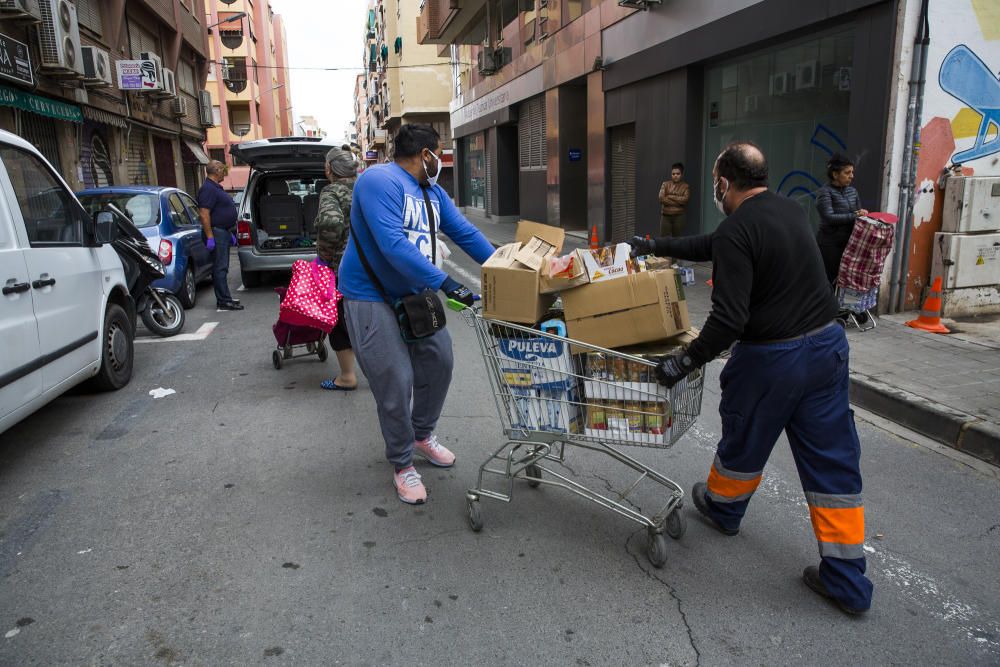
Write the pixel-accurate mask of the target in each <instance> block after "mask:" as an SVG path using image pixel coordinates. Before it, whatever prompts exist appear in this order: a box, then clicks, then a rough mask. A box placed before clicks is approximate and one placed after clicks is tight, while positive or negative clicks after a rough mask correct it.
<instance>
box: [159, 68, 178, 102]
mask: <svg viewBox="0 0 1000 667" xmlns="http://www.w3.org/2000/svg"><path fill="white" fill-rule="evenodd" d="M156 96H157V97H160V98H164V99H167V98H171V97H177V77H176V76H175V75H174V71H173V70H172V69H167V68H166V67H164V68H163V90H161V91H158V92H157V93H156Z"/></svg>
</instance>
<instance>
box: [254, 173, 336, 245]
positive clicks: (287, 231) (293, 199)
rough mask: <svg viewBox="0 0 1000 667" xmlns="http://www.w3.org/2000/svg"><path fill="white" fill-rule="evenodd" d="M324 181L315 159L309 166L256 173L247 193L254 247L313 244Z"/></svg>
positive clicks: (314, 243) (314, 242)
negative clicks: (283, 170) (268, 172)
mask: <svg viewBox="0 0 1000 667" xmlns="http://www.w3.org/2000/svg"><path fill="white" fill-rule="evenodd" d="M320 164H322V163H320ZM326 183H327V181H326V180H325V178H324V177H323V173H322V171H319V170H317V169H316V165H315V163H313V165H312V168H311V169H300V170H296V171H295V172H284V173H272V174H260V176H259V177H258V178H257V179H256V181H255V183H254V186H253V190H252V191H251V192H250V193H249V196H250V197H251V200H250V202H249V205H250V210H251V220H253V221H254V225H253V241H254V245H255V246H256V247H257V249H258V250H259V251H260V252H264V253H272V252H273V253H281V252H302V251H309V250H312V249H313V248H315V247H316V239H315V221H316V214H317V211H318V210H319V193H320V190H322V189H323V187H324V186H325V185H326Z"/></svg>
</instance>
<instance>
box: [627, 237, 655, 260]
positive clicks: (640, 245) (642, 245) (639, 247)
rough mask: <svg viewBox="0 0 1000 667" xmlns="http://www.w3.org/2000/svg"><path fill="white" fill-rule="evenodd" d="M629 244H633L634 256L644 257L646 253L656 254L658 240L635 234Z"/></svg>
mask: <svg viewBox="0 0 1000 667" xmlns="http://www.w3.org/2000/svg"><path fill="white" fill-rule="evenodd" d="M628 244H629V245H630V246H632V256H633V257H644V256H645V255H655V254H656V241H654V240H653V239H644V238H642V237H641V236H633V237H632V238H631V239H629V242H628Z"/></svg>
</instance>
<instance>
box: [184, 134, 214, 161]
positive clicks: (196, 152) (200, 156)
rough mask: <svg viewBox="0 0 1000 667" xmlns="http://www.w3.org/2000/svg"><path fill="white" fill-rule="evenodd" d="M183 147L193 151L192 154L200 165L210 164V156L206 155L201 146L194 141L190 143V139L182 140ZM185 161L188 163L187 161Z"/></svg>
mask: <svg viewBox="0 0 1000 667" xmlns="http://www.w3.org/2000/svg"><path fill="white" fill-rule="evenodd" d="M181 146H182V147H184V148H187V149H188V150H189V151H191V154H192V155H193V156H194V159H195V161H196V162H197V163H198V164H208V156H207V155H205V151H203V150H202V149H201V146H199V145H198V144H196V143H195V142H193V141H190V140H189V139H183V138H182V139H181ZM184 161H185V162H187V160H184Z"/></svg>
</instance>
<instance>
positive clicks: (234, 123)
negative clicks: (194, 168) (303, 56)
mask: <svg viewBox="0 0 1000 667" xmlns="http://www.w3.org/2000/svg"><path fill="white" fill-rule="evenodd" d="M207 2H208V6H207V7H206V17H205V20H206V23H207V25H210V26H214V27H213V28H212V29H211V34H209V39H208V42H209V53H210V56H211V58H210V60H211V63H210V65H209V71H208V90H209V91H210V93H211V96H212V115H213V118H214V121H215V127H214V128H212V129H211V130H209V131H208V138H207V141H206V142H205V146H206V150H207V152H208V154H209V157H211V158H212V159H215V160H219V161H220V162H225V163H226V164H227V165H228V166H229V167H230V170H229V175H228V176H227V177H226V180H224V181H223V183H222V185H223V187H224V188H226V189H227V190H240V189H242V188H243V187H245V186H246V182H247V178H248V177H249V167H247V166H246V165H244V164H241V163H239V161H238V160H233V158H232V156H231V155H230V152H229V147H230V146H231V145H233V144H237V143H240V142H241V141H250V140H253V139H265V138H269V137H282V136H292V135H293V134H294V130H293V127H292V118H293V116H292V91H291V82H290V80H289V77H288V69H287V67H288V50H287V37H286V34H285V26H284V22H283V21H282V19H281V16H280V15H278V14H275V13H274V11H272V9H271V5H270V3H268V2H266V1H264V0H256V2H255V1H253V0H207Z"/></svg>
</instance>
